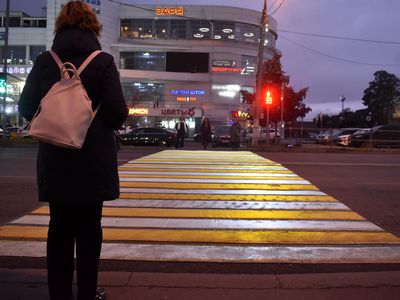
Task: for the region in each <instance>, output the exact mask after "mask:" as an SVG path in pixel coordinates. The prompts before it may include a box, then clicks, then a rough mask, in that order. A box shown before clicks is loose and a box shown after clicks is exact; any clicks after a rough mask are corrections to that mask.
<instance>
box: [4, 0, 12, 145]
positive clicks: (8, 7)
mask: <svg viewBox="0 0 400 300" xmlns="http://www.w3.org/2000/svg"><path fill="white" fill-rule="evenodd" d="M9 21H10V0H7V2H6V19H5V24H4V25H5V32H4V47H3V57H2V58H3V74H4V80H5V91H4V94H3V139H6V134H5V132H6V131H5V130H6V125H7V121H6V118H7V112H6V109H7V102H6V101H7V52H8V25H9Z"/></svg>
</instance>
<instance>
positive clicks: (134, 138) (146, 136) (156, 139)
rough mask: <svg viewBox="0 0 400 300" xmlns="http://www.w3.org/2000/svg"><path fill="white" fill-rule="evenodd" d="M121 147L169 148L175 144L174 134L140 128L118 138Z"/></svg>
mask: <svg viewBox="0 0 400 300" xmlns="http://www.w3.org/2000/svg"><path fill="white" fill-rule="evenodd" d="M118 139H119V141H120V142H121V144H122V145H143V146H145V145H164V146H167V147H170V146H172V145H174V144H175V141H176V133H174V132H171V131H169V130H167V129H164V128H158V127H142V128H137V129H134V130H132V131H131V132H129V133H126V134H120V135H119V136H118Z"/></svg>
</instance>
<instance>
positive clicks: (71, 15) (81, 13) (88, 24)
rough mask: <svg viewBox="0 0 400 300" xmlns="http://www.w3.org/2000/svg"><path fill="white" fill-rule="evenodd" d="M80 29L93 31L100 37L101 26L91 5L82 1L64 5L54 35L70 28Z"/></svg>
mask: <svg viewBox="0 0 400 300" xmlns="http://www.w3.org/2000/svg"><path fill="white" fill-rule="evenodd" d="M75 26H77V27H79V28H80V29H83V30H90V31H93V32H94V33H95V34H96V36H100V30H101V25H100V23H99V20H98V19H97V16H96V14H95V13H94V12H93V9H92V7H91V6H90V5H89V4H86V3H83V2H81V1H70V2H68V3H67V4H66V5H64V6H63V7H62V9H61V11H60V14H59V15H58V17H57V20H56V25H55V29H54V33H55V34H57V33H59V32H60V31H61V30H62V29H64V28H68V27H75Z"/></svg>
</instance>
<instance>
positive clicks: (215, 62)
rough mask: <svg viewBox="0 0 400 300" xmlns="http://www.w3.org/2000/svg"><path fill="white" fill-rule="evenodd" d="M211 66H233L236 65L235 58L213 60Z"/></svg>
mask: <svg viewBox="0 0 400 300" xmlns="http://www.w3.org/2000/svg"><path fill="white" fill-rule="evenodd" d="M212 66H213V67H223V68H234V67H236V60H213V61H212Z"/></svg>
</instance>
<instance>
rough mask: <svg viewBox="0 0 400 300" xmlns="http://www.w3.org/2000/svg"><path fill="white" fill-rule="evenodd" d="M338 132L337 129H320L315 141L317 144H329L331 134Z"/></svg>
mask: <svg viewBox="0 0 400 300" xmlns="http://www.w3.org/2000/svg"><path fill="white" fill-rule="evenodd" d="M338 132H339V129H334V128H329V129H326V130H325V131H322V132H320V133H319V134H318V136H317V143H318V144H325V145H327V144H330V143H331V141H332V136H333V135H334V134H336V133H338Z"/></svg>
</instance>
